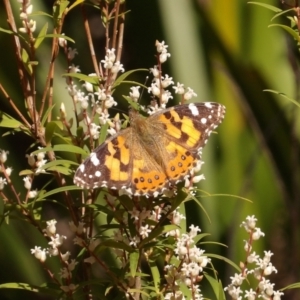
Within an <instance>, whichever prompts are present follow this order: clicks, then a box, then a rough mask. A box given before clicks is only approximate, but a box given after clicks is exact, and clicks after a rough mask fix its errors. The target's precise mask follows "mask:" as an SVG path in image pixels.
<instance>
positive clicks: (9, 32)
mask: <svg viewBox="0 0 300 300" xmlns="http://www.w3.org/2000/svg"><path fill="white" fill-rule="evenodd" d="M0 31H2V32H5V33H8V34H15V33H14V32H13V31H11V30H9V29H4V28H2V27H0Z"/></svg>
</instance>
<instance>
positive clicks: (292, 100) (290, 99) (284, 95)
mask: <svg viewBox="0 0 300 300" xmlns="http://www.w3.org/2000/svg"><path fill="white" fill-rule="evenodd" d="M264 92H270V93H274V94H277V95H279V96H282V97H284V98H285V99H287V100H289V101H290V102H292V103H293V104H295V105H296V106H298V107H299V108H300V104H299V103H298V102H297V101H296V100H294V99H292V98H290V97H288V96H287V95H286V94H284V93H281V92H278V91H274V90H269V89H267V90H264Z"/></svg>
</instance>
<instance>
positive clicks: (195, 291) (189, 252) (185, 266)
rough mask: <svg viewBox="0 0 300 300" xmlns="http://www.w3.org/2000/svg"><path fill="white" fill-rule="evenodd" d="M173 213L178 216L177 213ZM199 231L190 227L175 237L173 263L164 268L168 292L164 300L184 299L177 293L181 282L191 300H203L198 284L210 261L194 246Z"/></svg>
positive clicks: (202, 251)
mask: <svg viewBox="0 0 300 300" xmlns="http://www.w3.org/2000/svg"><path fill="white" fill-rule="evenodd" d="M174 213H175V214H176V215H178V212H176V211H175V212H174ZM177 217H178V216H177ZM179 219H180V218H179ZM200 231H201V230H200V229H199V227H198V226H194V225H191V226H190V232H189V233H183V234H179V235H176V237H175V238H176V247H175V250H174V252H175V254H176V257H175V260H174V261H175V263H174V262H173V263H172V264H168V265H166V266H165V272H166V274H165V278H166V281H167V286H166V288H167V290H168V293H167V294H166V297H165V299H184V297H183V293H182V292H181V291H179V285H180V284H181V283H182V282H183V283H185V285H186V286H187V287H188V289H189V290H190V292H191V295H192V299H196V300H201V299H204V298H203V296H202V294H201V290H200V287H199V282H200V281H201V280H202V272H203V269H204V268H205V267H206V266H207V264H208V263H209V262H210V259H209V258H208V257H207V256H205V255H204V250H202V249H200V248H198V247H197V246H196V245H195V241H194V239H195V237H196V236H197V234H198V233H199V232H200Z"/></svg>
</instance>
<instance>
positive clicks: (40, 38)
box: [34, 23, 48, 49]
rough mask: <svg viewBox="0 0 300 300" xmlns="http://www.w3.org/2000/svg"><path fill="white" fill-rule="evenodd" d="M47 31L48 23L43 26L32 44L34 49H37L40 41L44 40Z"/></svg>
mask: <svg viewBox="0 0 300 300" xmlns="http://www.w3.org/2000/svg"><path fill="white" fill-rule="evenodd" d="M47 30H48V23H45V25H44V26H43V27H42V29H41V30H40V32H39V34H38V36H37V38H36V40H35V42H34V48H35V49H37V48H38V47H39V46H40V44H41V43H42V41H43V40H44V38H45V35H46V33H47Z"/></svg>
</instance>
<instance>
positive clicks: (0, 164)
mask: <svg viewBox="0 0 300 300" xmlns="http://www.w3.org/2000/svg"><path fill="white" fill-rule="evenodd" d="M7 154H9V152H8V151H5V150H1V149H0V173H3V174H4V176H5V178H3V177H0V191H2V190H3V189H4V187H5V185H6V184H7V179H8V178H9V177H10V175H11V173H12V168H11V167H5V162H6V161H7Z"/></svg>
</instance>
